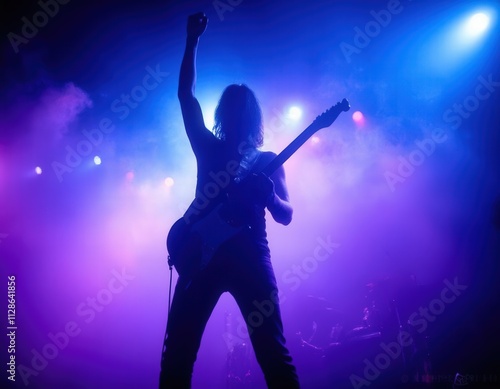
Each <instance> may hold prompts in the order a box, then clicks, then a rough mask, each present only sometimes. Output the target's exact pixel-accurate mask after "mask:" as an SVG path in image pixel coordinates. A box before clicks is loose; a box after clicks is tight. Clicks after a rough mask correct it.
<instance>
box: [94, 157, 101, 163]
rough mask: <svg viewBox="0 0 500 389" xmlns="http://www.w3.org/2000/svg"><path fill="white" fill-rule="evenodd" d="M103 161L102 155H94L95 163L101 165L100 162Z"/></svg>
mask: <svg viewBox="0 0 500 389" xmlns="http://www.w3.org/2000/svg"><path fill="white" fill-rule="evenodd" d="M101 162H102V161H101V157H99V156H98V155H96V156H95V157H94V163H95V164H96V165H100V164H101Z"/></svg>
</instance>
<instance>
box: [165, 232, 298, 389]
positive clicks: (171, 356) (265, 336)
mask: <svg viewBox="0 0 500 389" xmlns="http://www.w3.org/2000/svg"><path fill="white" fill-rule="evenodd" d="M187 284H188V282H187V281H185V280H183V279H182V277H180V278H179V280H178V281H177V285H176V288H175V293H174V297H173V301H172V307H171V311H170V314H169V318H168V324H167V338H166V339H165V345H164V348H163V355H162V360H161V373H160V389H167V388H175V389H184V388H190V387H191V376H192V373H193V365H194V362H195V360H196V355H197V353H198V349H199V347H200V342H201V338H202V335H203V331H204V329H205V325H206V323H207V321H208V319H209V317H210V315H211V313H212V311H213V309H214V307H215V305H216V303H217V301H218V299H219V297H220V296H221V294H222V293H224V292H226V291H228V292H229V293H231V295H232V296H233V297H234V299H235V300H236V303H237V304H238V307H239V308H240V310H241V313H242V315H243V317H244V318H245V321H246V323H247V327H248V331H249V334H250V339H251V342H252V345H253V348H254V351H255V355H256V357H257V361H258V362H259V365H260V367H261V368H262V371H263V372H264V377H265V379H266V382H267V385H268V387H269V388H272V389H277V388H282V389H296V388H299V383H298V378H297V374H296V371H295V367H294V366H293V365H292V358H291V357H290V355H289V352H288V349H287V348H286V346H285V338H284V336H283V324H282V321H281V313H280V309H279V303H278V297H277V285H276V278H275V276H274V271H273V268H272V266H271V261H270V256H269V250H268V249H267V247H265V245H262V247H259V246H258V245H256V244H255V243H253V242H252V241H251V239H250V238H249V237H240V238H237V239H233V240H232V241H230V242H227V243H226V244H224V245H223V246H222V247H221V248H220V249H219V250H218V252H217V255H216V258H214V259H213V261H212V262H211V263H210V264H209V265H208V266H207V268H206V269H204V270H203V271H202V272H200V273H199V274H198V275H197V276H196V277H195V278H194V279H193V280H192V281H191V282H190V283H189V285H188V286H187ZM186 286H187V287H186ZM221 341H222V339H221ZM221 362H222V361H221Z"/></svg>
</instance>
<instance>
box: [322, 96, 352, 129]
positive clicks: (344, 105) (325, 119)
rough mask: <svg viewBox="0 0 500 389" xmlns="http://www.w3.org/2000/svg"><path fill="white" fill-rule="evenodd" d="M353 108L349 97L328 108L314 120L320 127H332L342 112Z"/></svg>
mask: <svg viewBox="0 0 500 389" xmlns="http://www.w3.org/2000/svg"><path fill="white" fill-rule="evenodd" d="M350 109H351V106H350V105H349V102H348V101H347V99H343V100H342V101H340V102H338V103H337V104H335V105H334V106H332V107H330V108H328V109H327V110H326V111H325V112H323V113H322V114H321V115H319V116H318V117H317V118H316V119H315V120H314V122H313V124H315V125H316V126H318V128H325V127H330V126H331V125H332V123H333V122H334V121H335V119H337V117H338V116H339V115H340V113H341V112H347V111H349V110H350Z"/></svg>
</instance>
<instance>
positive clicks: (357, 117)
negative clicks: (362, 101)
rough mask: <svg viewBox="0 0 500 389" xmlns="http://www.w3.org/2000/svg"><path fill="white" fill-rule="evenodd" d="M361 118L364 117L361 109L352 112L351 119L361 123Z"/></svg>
mask: <svg viewBox="0 0 500 389" xmlns="http://www.w3.org/2000/svg"><path fill="white" fill-rule="evenodd" d="M363 119H364V116H363V114H362V113H361V111H356V112H354V113H353V114H352V120H354V121H355V122H357V123H361V122H362V121H363Z"/></svg>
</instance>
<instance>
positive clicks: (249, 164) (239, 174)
mask: <svg viewBox="0 0 500 389" xmlns="http://www.w3.org/2000/svg"><path fill="white" fill-rule="evenodd" d="M261 154H262V153H261V152H260V151H259V150H257V149H251V150H249V151H246V152H245V154H243V156H242V158H241V161H240V166H239V167H238V170H236V176H235V178H234V180H235V181H236V182H240V181H241V180H242V179H244V178H245V177H246V176H248V175H249V174H250V173H251V172H252V168H253V167H254V166H255V164H256V163H257V161H258V159H259V157H260V155H261Z"/></svg>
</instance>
